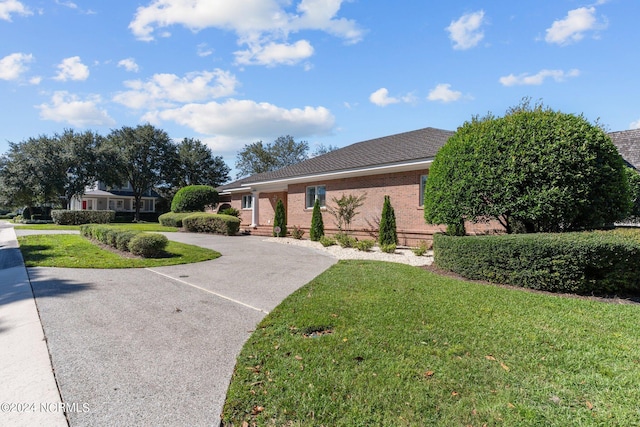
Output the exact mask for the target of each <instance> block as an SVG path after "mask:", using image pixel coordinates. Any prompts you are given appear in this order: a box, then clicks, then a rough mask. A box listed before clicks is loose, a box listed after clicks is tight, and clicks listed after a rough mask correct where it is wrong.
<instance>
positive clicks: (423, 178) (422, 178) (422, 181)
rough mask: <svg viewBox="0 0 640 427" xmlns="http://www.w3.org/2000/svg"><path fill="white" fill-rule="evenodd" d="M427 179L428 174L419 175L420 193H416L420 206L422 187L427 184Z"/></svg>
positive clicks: (422, 200)
mask: <svg viewBox="0 0 640 427" xmlns="http://www.w3.org/2000/svg"><path fill="white" fill-rule="evenodd" d="M427 179H429V174H424V175H420V194H418V202H419V203H420V205H419V206H420V207H423V206H424V188H425V187H426V185H427Z"/></svg>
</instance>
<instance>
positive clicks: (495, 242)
mask: <svg viewBox="0 0 640 427" xmlns="http://www.w3.org/2000/svg"><path fill="white" fill-rule="evenodd" d="M634 236H635V237H634ZM433 250H434V263H435V265H436V266H438V267H439V268H443V269H446V270H450V271H453V272H455V273H458V274H460V275H462V276H464V277H466V278H469V279H476V280H487V281H490V282H494V283H502V284H509V285H514V286H521V287H525V288H531V289H539V290H544V291H550V292H568V293H576V294H581V295H640V268H639V266H640V241H639V240H638V239H637V234H630V235H625V234H624V233H616V232H597V231H596V232H583V233H559V234H511V235H502V236H465V237H454V236H446V235H443V234H438V235H435V236H434V241H433Z"/></svg>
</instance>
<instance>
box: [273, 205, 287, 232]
mask: <svg viewBox="0 0 640 427" xmlns="http://www.w3.org/2000/svg"><path fill="white" fill-rule="evenodd" d="M286 235H287V214H286V212H285V211H284V203H283V202H282V200H278V203H276V215H275V217H274V218H273V237H285V236H286Z"/></svg>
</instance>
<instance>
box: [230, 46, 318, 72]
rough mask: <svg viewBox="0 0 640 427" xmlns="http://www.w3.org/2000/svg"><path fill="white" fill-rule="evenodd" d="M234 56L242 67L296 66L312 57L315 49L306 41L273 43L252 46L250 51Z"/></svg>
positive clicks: (235, 53) (243, 51)
mask: <svg viewBox="0 0 640 427" xmlns="http://www.w3.org/2000/svg"><path fill="white" fill-rule="evenodd" d="M234 55H236V63H238V64H241V65H266V66H269V67H272V66H276V65H280V64H284V65H294V64H297V63H298V62H300V61H302V60H304V59H307V58H309V57H311V56H312V55H313V47H312V46H311V43H309V42H308V41H306V40H299V41H297V42H296V43H294V44H287V43H274V42H271V43H269V44H266V45H260V44H257V45H254V46H250V48H249V49H248V50H242V51H237V52H234Z"/></svg>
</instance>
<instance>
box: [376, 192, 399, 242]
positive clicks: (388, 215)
mask: <svg viewBox="0 0 640 427" xmlns="http://www.w3.org/2000/svg"><path fill="white" fill-rule="evenodd" d="M378 243H379V244H380V247H383V246H388V245H397V244H398V233H397V231H396V214H395V212H394V210H393V206H391V199H390V198H389V196H384V204H383V205H382V215H381V217H380V231H379V236H378Z"/></svg>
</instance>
